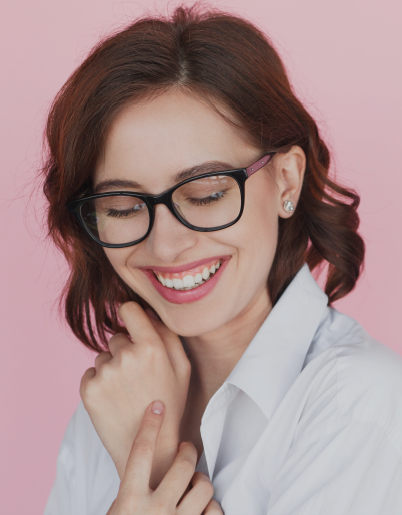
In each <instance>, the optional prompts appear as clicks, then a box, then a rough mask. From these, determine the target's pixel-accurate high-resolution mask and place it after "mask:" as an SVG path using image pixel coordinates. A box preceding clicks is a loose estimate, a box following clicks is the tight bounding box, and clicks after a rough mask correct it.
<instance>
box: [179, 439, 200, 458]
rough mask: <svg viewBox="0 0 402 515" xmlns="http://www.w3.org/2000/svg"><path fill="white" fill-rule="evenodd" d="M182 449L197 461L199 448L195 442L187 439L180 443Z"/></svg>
mask: <svg viewBox="0 0 402 515" xmlns="http://www.w3.org/2000/svg"><path fill="white" fill-rule="evenodd" d="M180 451H181V452H182V453H186V454H187V455H188V456H191V457H192V458H193V459H194V460H195V461H197V456H198V454H197V449H196V447H195V445H194V444H193V442H191V441H185V442H181V444H180Z"/></svg>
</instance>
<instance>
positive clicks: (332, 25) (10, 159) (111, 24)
mask: <svg viewBox="0 0 402 515" xmlns="http://www.w3.org/2000/svg"><path fill="white" fill-rule="evenodd" d="M170 3H171V5H175V4H176V2H170ZM212 3H213V5H217V6H220V7H221V8H230V9H231V10H232V11H233V12H237V13H239V14H241V15H244V16H246V17H247V18H249V19H250V20H251V21H253V22H254V23H256V24H257V25H258V26H259V27H261V28H262V29H263V30H266V31H267V32H268V34H270V36H271V37H272V39H273V40H274V42H276V45H277V48H278V49H279V51H280V53H281V55H282V57H283V58H284V60H285V63H286V64H287V66H288V69H289V72H290V76H291V79H292V81H293V84H294V86H295V88H296V90H297V92H298V93H299V95H300V96H301V97H302V99H303V100H304V102H305V103H306V104H307V106H308V107H309V109H310V110H311V111H312V113H313V115H314V116H316V118H318V120H319V121H320V125H321V127H322V129H323V130H324V132H325V134H326V135H327V138H328V140H329V143H330V145H331V146H332V148H333V149H334V151H335V154H334V155H335V160H336V167H337V170H338V176H339V177H340V178H342V179H343V180H344V181H345V182H346V183H347V184H348V185H351V186H354V187H356V188H357V190H358V191H359V192H360V194H361V196H362V202H361V208H360V215H361V220H362V221H361V233H362V235H363V236H364V237H365V240H366V243H367V260H366V271H365V274H364V275H363V277H362V279H361V280H360V282H359V285H358V287H357V288H356V290H355V291H354V292H353V293H352V294H350V295H349V296H348V297H347V299H345V300H342V301H340V302H339V303H338V304H337V305H336V307H337V308H338V309H339V310H341V311H343V312H345V313H347V314H349V315H350V316H352V317H354V318H356V319H357V320H358V321H359V322H361V323H362V325H363V326H364V327H365V328H366V330H367V331H368V332H369V333H371V334H372V335H373V336H374V337H376V338H377V339H378V340H380V341H382V342H384V343H385V344H387V345H389V346H390V347H392V348H393V349H394V350H395V351H397V352H398V353H400V354H402V341H401V338H400V332H401V330H400V327H401V314H400V311H401V307H402V306H401V301H400V295H401V291H402V278H401V275H402V274H401V271H400V270H401V267H400V259H401V250H402V246H401V236H402V231H401V222H400V219H401V216H400V209H399V206H400V202H401V199H400V198H399V195H400V192H401V190H402V175H401V172H402V167H401V151H400V142H401V140H402V130H401V119H402V108H401V106H402V102H401V92H402V70H401V49H402V31H401V29H400V20H401V14H402V13H401V4H400V3H399V2H397V1H396V0H382V1H381V2H380V1H378V0H375V1H373V0H364V1H363V0H336V1H324V2H323V1H322V0H303V1H296V0H277V1H268V0H247V1H245V0H231V1H230V2H226V3H224V2H222V1H214V2H212ZM147 4H148V6H151V5H155V6H157V7H158V8H161V7H163V6H164V5H165V4H166V2H165V1H160V2H155V3H154V4H150V2H149V0H148V1H147V0H137V1H136V2H129V1H126V0H69V1H66V0H64V1H60V0H59V1H54V0H36V1H35V2H30V1H28V0H25V1H21V0H14V1H13V2H3V4H2V8H1V11H2V14H1V17H0V34H1V46H0V48H1V51H0V53H1V64H0V66H1V81H0V91H1V94H0V105H1V111H0V112H1V113H2V116H1V128H0V130H1V137H0V145H1V160H2V163H1V176H0V180H1V185H0V215H1V216H0V224H1V225H0V230H1V249H2V250H1V254H0V263H1V272H2V275H1V288H0V295H1V311H0V313H1V314H0V316H1V330H2V335H3V337H2V339H3V345H2V354H1V364H2V366H1V374H0V381H1V385H0V395H1V413H2V415H1V424H0V432H1V433H0V434H1V440H0V447H1V448H0V456H1V459H0V473H1V478H0V485H1V487H0V489H1V491H2V493H1V495H0V512H1V513H7V515H25V514H29V515H36V514H42V513H43V510H44V506H45V503H46V500H47V497H48V495H49V492H50V488H51V485H52V482H53V479H54V476H55V465H56V456H57V452H58V448H59V445H60V442H61V439H62V437H63V434H64V431H65V429H66V425H67V423H68V420H69V419H70V417H71V415H72V413H73V411H74V410H75V408H76V405H77V403H78V401H79V393H78V388H79V381H80V378H81V376H82V374H83V373H84V371H85V370H86V369H87V368H88V367H89V366H92V364H93V359H94V356H93V355H92V354H91V353H90V352H89V351H87V350H85V349H84V348H83V346H82V345H81V344H80V343H78V342H77V341H75V339H74V338H73V337H72V335H71V334H70V333H69V330H68V328H67V327H66V326H65V325H64V324H63V323H62V322H61V321H60V320H59V319H58V318H57V311H56V309H55V299H56V297H57V295H58V293H59V291H60V288H61V286H62V284H63V281H64V278H65V275H66V269H65V266H64V263H63V260H62V259H61V258H60V257H59V256H57V255H55V253H54V251H53V249H52V248H51V247H50V246H48V245H46V244H45V243H44V242H43V232H41V229H40V226H39V224H38V222H37V221H36V218H39V219H40V216H41V201H40V200H39V201H37V202H36V204H35V203H33V204H30V205H29V206H28V209H27V207H26V206H27V204H28V200H29V195H30V193H31V191H32V181H33V178H34V174H35V170H36V168H37V166H38V163H39V157H40V140H41V133H42V128H43V122H44V118H45V114H46V111H47V109H48V107H49V103H50V101H51V99H52V98H53V96H54V95H55V94H56V92H57V91H58V90H59V88H60V87H61V86H62V85H63V83H64V82H65V80H66V79H67V77H68V76H69V75H70V73H71V72H72V71H73V70H74V68H75V67H76V66H77V65H78V64H79V63H80V62H81V60H82V59H83V58H84V56H85V55H86V53H87V52H88V51H89V50H90V48H91V47H92V45H93V44H94V43H95V42H96V41H97V40H98V38H99V37H100V36H101V35H103V34H105V33H107V32H108V31H109V30H110V29H114V28H116V27H118V26H121V25H122V24H125V23H128V22H129V21H130V20H131V19H132V18H133V17H135V16H137V15H139V14H141V13H142V12H143V8H144V7H145V6H146V5H147ZM35 206H36V207H35ZM33 207H35V210H34V209H33ZM35 215H36V217H35ZM77 515H81V514H77Z"/></svg>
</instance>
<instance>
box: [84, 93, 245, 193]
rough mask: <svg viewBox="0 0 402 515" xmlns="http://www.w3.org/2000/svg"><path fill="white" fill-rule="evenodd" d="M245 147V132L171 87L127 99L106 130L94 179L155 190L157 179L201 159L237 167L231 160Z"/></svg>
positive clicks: (239, 157)
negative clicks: (138, 98) (122, 181)
mask: <svg viewBox="0 0 402 515" xmlns="http://www.w3.org/2000/svg"><path fill="white" fill-rule="evenodd" d="M218 107H219V109H220V110H221V111H223V112H224V113H225V115H229V116H231V115H230V113H228V111H227V110H225V109H224V108H223V107H222V106H218ZM232 118H233V117H232ZM248 146H249V145H248V144H247V142H246V138H245V136H244V134H243V133H242V132H241V131H240V130H239V129H237V128H235V127H233V126H232V125H230V124H229V123H228V122H226V121H225V120H224V119H223V118H222V116H220V115H219V114H218V113H216V112H215V111H214V110H213V108H212V107H211V106H210V105H209V104H208V103H207V101H206V100H203V99H201V98H197V97H195V96H193V95H190V94H188V93H185V92H182V91H180V90H173V89H172V90H169V91H168V92H165V93H162V94H160V95H158V96H156V97H154V98H151V99H149V100H143V101H141V102H139V103H136V104H131V105H129V106H127V107H125V108H124V109H123V110H122V111H121V112H120V113H119V114H118V116H117V117H116V118H115V120H114V121H113V123H112V125H111V128H110V130H109V133H108V135H107V138H106V145H105V149H104V153H103V155H102V156H101V158H100V159H99V161H98V164H97V167H96V171H95V176H94V183H95V185H96V184H97V183H99V182H100V181H105V180H115V179H127V180H133V181H136V182H139V183H141V184H144V185H145V186H146V187H147V188H148V189H149V188H153V187H155V188H156V189H157V190H158V191H160V187H161V182H164V183H165V184H166V185H167V183H168V180H169V178H170V177H171V176H173V175H176V174H177V171H178V170H181V169H185V168H189V167H191V166H196V165H200V164H201V163H203V162H205V161H220V162H226V163H233V165H234V167H237V166H239V165H237V164H236V163H240V162H241V161H242V156H244V150H245V149H246V148H247V147H248ZM243 160H244V157H243Z"/></svg>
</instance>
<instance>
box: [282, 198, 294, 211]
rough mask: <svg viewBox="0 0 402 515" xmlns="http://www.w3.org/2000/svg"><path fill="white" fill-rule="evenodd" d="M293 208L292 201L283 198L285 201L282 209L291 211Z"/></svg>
mask: <svg viewBox="0 0 402 515" xmlns="http://www.w3.org/2000/svg"><path fill="white" fill-rule="evenodd" d="M294 208H295V206H294V204H293V202H291V201H290V200H285V202H284V203H283V209H284V210H285V211H287V212H288V213H291V212H292V211H293V210H294Z"/></svg>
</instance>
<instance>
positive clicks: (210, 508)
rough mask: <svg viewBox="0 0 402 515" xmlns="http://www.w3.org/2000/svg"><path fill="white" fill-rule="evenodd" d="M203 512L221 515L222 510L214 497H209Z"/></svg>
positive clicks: (209, 514) (207, 514) (206, 514)
mask: <svg viewBox="0 0 402 515" xmlns="http://www.w3.org/2000/svg"><path fill="white" fill-rule="evenodd" d="M204 514H205V515H222V514H223V512H222V509H221V506H220V504H219V503H218V501H216V500H215V499H211V500H210V502H209V503H208V505H207V507H206V509H205V512H204Z"/></svg>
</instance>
